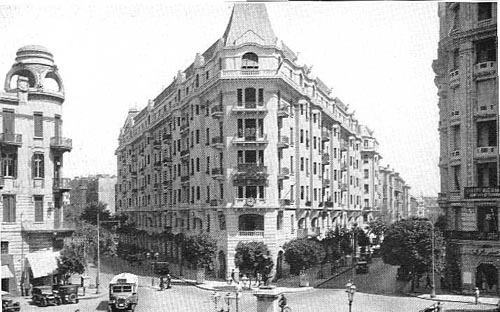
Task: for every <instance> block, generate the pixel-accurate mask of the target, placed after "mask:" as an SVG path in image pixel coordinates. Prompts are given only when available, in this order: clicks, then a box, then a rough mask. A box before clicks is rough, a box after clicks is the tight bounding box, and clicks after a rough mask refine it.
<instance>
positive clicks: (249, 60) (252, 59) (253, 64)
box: [241, 52, 259, 69]
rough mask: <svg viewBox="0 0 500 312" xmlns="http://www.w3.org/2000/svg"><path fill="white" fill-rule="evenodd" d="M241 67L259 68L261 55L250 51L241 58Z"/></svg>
mask: <svg viewBox="0 0 500 312" xmlns="http://www.w3.org/2000/svg"><path fill="white" fill-rule="evenodd" d="M241 69H259V57H258V56H257V54H255V53H252V52H248V53H245V54H244V55H243V57H242V58H241Z"/></svg>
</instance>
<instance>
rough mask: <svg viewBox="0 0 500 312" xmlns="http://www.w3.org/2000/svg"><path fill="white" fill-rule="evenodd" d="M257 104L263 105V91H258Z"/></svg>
mask: <svg viewBox="0 0 500 312" xmlns="http://www.w3.org/2000/svg"><path fill="white" fill-rule="evenodd" d="M258 104H259V106H262V105H264V89H259V96H258Z"/></svg>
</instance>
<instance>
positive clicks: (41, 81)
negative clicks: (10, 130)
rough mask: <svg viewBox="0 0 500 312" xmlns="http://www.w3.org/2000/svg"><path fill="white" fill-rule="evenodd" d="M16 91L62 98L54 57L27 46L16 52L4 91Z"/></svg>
mask: <svg viewBox="0 0 500 312" xmlns="http://www.w3.org/2000/svg"><path fill="white" fill-rule="evenodd" d="M20 78H21V79H20ZM17 90H21V91H34V90H36V91H37V92H47V93H50V94H59V95H60V96H62V98H64V88H63V83H62V79H61V77H60V75H59V73H58V71H57V66H56V65H55V64H54V56H53V55H52V53H51V52H50V51H49V50H48V49H47V48H45V47H43V46H39V45H27V46H24V47H22V48H20V49H19V50H17V53H16V62H15V63H14V65H12V68H11V70H10V71H9V72H8V73H7V77H6V79H5V91H7V92H15V91H17Z"/></svg>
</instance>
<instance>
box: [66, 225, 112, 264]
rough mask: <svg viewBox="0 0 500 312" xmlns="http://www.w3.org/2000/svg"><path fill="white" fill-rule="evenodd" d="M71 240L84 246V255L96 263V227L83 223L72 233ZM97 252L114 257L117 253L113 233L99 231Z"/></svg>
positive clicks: (103, 229)
mask: <svg viewBox="0 0 500 312" xmlns="http://www.w3.org/2000/svg"><path fill="white" fill-rule="evenodd" d="M73 240H75V241H78V242H82V243H83V244H84V248H85V249H84V250H85V253H86V254H87V255H89V256H91V257H92V259H93V261H94V263H96V262H97V225H93V224H90V223H87V222H83V223H82V224H81V225H80V226H79V227H78V228H77V229H76V230H75V232H74V233H73ZM99 247H100V248H99V250H100V253H101V255H109V256H115V255H116V251H117V237H116V234H114V233H113V232H111V231H109V230H107V229H105V228H102V227H101V228H100V229H99Z"/></svg>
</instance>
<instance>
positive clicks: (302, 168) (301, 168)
mask: <svg viewBox="0 0 500 312" xmlns="http://www.w3.org/2000/svg"><path fill="white" fill-rule="evenodd" d="M300 171H304V157H300Z"/></svg>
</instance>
